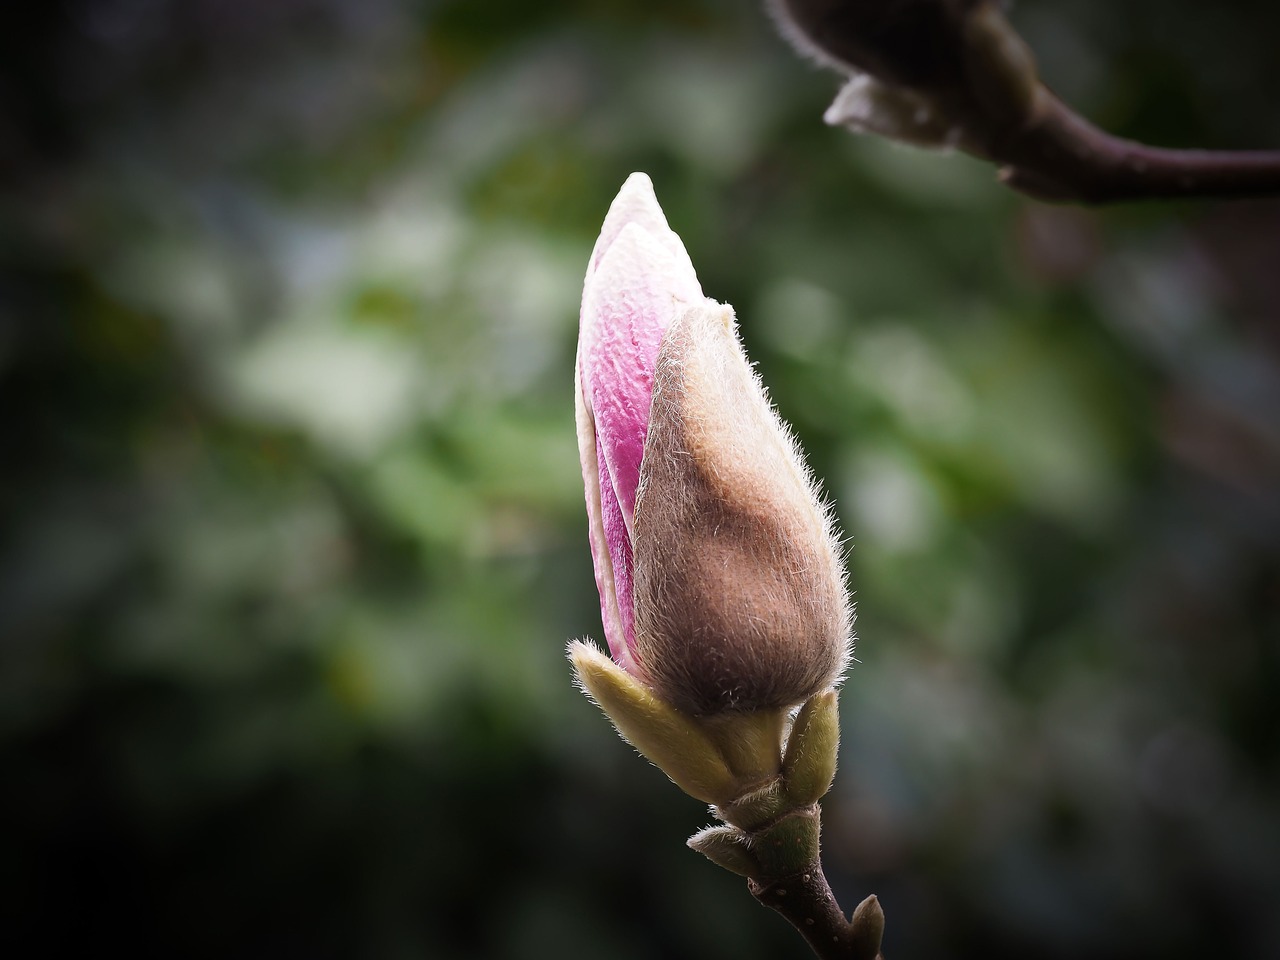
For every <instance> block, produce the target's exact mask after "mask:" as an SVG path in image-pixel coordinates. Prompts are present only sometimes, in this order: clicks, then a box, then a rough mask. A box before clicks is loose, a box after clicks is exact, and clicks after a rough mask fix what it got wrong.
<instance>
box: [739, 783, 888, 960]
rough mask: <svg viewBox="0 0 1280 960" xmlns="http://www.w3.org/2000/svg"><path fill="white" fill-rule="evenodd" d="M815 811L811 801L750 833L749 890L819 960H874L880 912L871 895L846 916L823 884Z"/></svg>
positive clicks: (880, 930) (881, 925)
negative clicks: (753, 868) (754, 873)
mask: <svg viewBox="0 0 1280 960" xmlns="http://www.w3.org/2000/svg"><path fill="white" fill-rule="evenodd" d="M820 831H821V811H820V810H819V807H818V805H817V804H813V805H812V806H811V807H808V808H806V809H804V810H801V811H797V812H795V813H792V814H789V815H787V816H786V817H783V818H782V819H781V820H779V821H777V822H776V823H774V824H772V825H770V826H768V827H765V828H763V829H761V830H758V831H753V832H752V833H751V841H752V842H751V851H752V853H753V854H754V855H755V857H756V859H757V860H758V861H759V864H760V873H759V876H758V877H757V878H754V879H750V880H748V881H747V885H748V888H749V889H750V891H751V895H752V896H753V897H755V898H756V899H757V900H758V901H760V902H761V903H763V904H764V905H765V906H766V907H769V908H770V909H773V910H776V911H777V912H778V913H780V914H782V916H783V917H785V918H786V919H787V921H788V922H789V923H790V924H791V925H792V926H793V927H795V928H796V930H798V931H799V932H800V935H801V936H802V937H804V939H805V942H806V943H808V944H809V947H810V948H811V949H812V950H813V952H814V954H815V955H816V956H817V957H818V958H819V960H878V958H880V940H881V937H882V935H883V933H884V911H882V910H881V909H880V902H879V900H878V899H877V898H876V897H875V896H874V895H872V896H870V897H867V898H866V899H865V900H863V901H862V903H860V904H859V905H858V908H857V910H855V911H854V913H853V917H852V918H851V919H846V917H845V914H844V912H843V911H842V910H841V909H840V904H839V903H837V902H836V898H835V895H834V894H833V893H832V892H831V887H830V885H829V884H828V883H827V878H826V875H825V874H824V873H823V871H822V862H821V859H820V858H819V855H818V839H819V834H820Z"/></svg>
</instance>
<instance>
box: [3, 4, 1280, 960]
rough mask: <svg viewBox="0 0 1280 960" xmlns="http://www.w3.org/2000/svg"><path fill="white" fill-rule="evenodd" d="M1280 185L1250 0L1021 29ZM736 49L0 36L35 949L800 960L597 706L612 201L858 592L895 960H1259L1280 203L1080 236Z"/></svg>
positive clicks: (1200, 207)
mask: <svg viewBox="0 0 1280 960" xmlns="http://www.w3.org/2000/svg"><path fill="white" fill-rule="evenodd" d="M1013 17H1014V20H1015V23H1017V24H1018V25H1019V26H1020V27H1021V28H1022V29H1023V30H1024V31H1025V33H1026V35H1027V37H1028V38H1029V39H1030V41H1031V43H1032V44H1033V46H1034V47H1035V49H1036V51H1037V53H1038V54H1039V56H1040V58H1041V62H1042V67H1043V70H1044V72H1045V75H1046V77H1047V78H1048V80H1049V81H1050V82H1051V84H1052V85H1054V86H1055V88H1056V89H1058V90H1059V91H1060V92H1062V93H1063V94H1064V95H1065V96H1066V97H1067V98H1068V99H1069V100H1071V101H1072V102H1074V103H1075V104H1077V105H1078V106H1079V107H1080V108H1081V109H1082V110H1083V111H1084V112H1085V113H1086V114H1088V115H1089V116H1091V117H1093V118H1095V119H1096V120H1098V121H1099V122H1100V123H1102V124H1103V125H1104V126H1106V127H1108V128H1109V129H1112V130H1116V131H1118V132H1121V133H1126V134H1129V135H1134V136H1139V137H1142V138H1146V139H1149V140H1152V141H1155V142H1159V143H1164V144H1169V145H1199V146H1211V147H1221V148H1226V147H1250V146H1271V147H1275V146H1277V145H1280V110H1277V108H1276V104H1277V103H1280V60H1278V59H1277V58H1276V57H1275V38H1276V37H1277V36H1278V35H1280V13H1278V12H1277V8H1276V7H1275V6H1274V5H1273V4H1271V3H1269V2H1267V0H1237V2H1235V3H1233V4H1221V5H1204V4H1199V3H1193V2H1191V0H1177V2H1173V0H1129V2H1126V3H1123V4H1113V3H1109V2H1106V0H1077V2H1073V3H1066V2H1064V0H1052V2H1051V0H1025V2H1022V3H1019V4H1018V5H1017V6H1016V7H1015V8H1014V10H1013ZM835 89H836V78H835V77H833V76H830V75H826V74H821V73H819V72H817V71H816V70H815V69H814V68H812V67H811V66H810V65H808V64H806V63H804V62H802V61H801V60H799V59H798V58H796V57H795V56H793V55H792V54H791V53H790V51H788V50H787V49H786V48H785V47H784V46H783V44H782V43H781V41H779V40H778V39H777V38H776V36H775V35H774V33H773V31H772V29H771V27H770V25H769V23H768V21H767V18H766V17H765V16H764V14H763V12H762V11H761V9H760V5H759V4H757V3H741V2H730V0H693V2H687V0H681V2H675V0H645V2H643V3H642V2H621V0H618V2H602V3H581V2H568V0H560V2H547V3H537V4H530V3H524V2H516V0H498V2H492V3H483V4H481V3H470V2H464V0H454V2H430V0H420V2H413V0H364V2H360V3H357V2H354V0H351V2H344V0H273V2H271V3H256V2H250V0H48V2H44V3H34V2H33V3H11V4H7V5H5V6H4V8H3V11H2V12H0V166H2V168H3V187H2V188H0V192H2V196H0V204H2V206H0V257H2V258H3V263H2V267H3V276H2V278H0V411H3V414H2V415H3V428H2V433H0V443H2V444H3V447H2V449H3V458H4V459H3V468H2V470H0V511H2V513H0V518H2V519H0V763H2V766H0V769H2V770H3V787H2V789H0V807H2V809H3V817H4V820H3V822H4V830H3V833H4V837H5V839H4V842H3V847H2V849H0V879H2V880H3V885H4V892H3V898H2V899H0V902H2V903H3V906H2V907H0V911H3V913H4V920H3V923H0V941H2V942H3V945H5V946H7V947H9V948H12V947H13V946H15V945H16V946H18V947H19V948H20V951H21V952H10V950H9V949H6V953H8V954H9V955H10V956H33V957H34V956H58V955H67V954H73V953H74V954H83V953H84V952H85V951H88V950H93V951H94V952H102V951H104V950H106V949H107V948H108V947H115V948H120V947H124V948H126V949H128V950H129V952H130V953H131V955H134V956H151V955H164V956H170V957H172V956H240V957H259V956H271V957H370V958H384V957H385V958H402V957H403V958H423V957H426V958H432V960H452V958H473V957H474V958H494V960H524V958H543V957H565V958H576V957H588V958H589V957H611V958H616V960H642V958H660V957H661V958H673V960H680V958H689V960H695V958H697V960H705V958H710V957H737V958H756V957H759V958H765V957H769V958H773V957H802V956H805V950H804V947H803V945H802V944H801V942H800V940H799V938H798V937H796V936H795V934H794V933H793V931H791V930H790V929H789V928H788V927H787V926H786V924H785V923H784V922H783V921H782V920H781V919H780V918H778V917H777V916H775V915H773V914H772V913H770V912H769V911H767V910H764V909H763V908H761V907H759V906H758V905H756V904H755V903H754V902H753V901H752V900H751V899H750V897H749V896H748V894H747V892H746V891H745V889H743V883H742V881H741V880H740V879H739V878H736V877H734V876H731V875H729V874H727V873H724V872H722V871H720V870H719V869H717V868H715V867H713V866H711V865H710V864H709V863H707V862H705V861H703V860H702V859H701V858H700V857H698V856H697V855H695V854H693V853H692V852H690V851H688V850H686V849H685V847H684V845H683V841H684V839H685V837H686V836H688V835H689V834H691V833H692V832H694V831H695V830H697V829H699V828H700V827H702V826H703V825H705V824H706V823H707V821H708V817H707V815H706V812H705V810H703V809H701V808H700V806H699V804H697V803H696V802H694V801H692V800H690V799H688V798H687V797H684V796H683V795H682V794H680V793H679V792H678V791H677V790H676V789H675V788H674V787H672V786H670V785H669V784H668V783H667V782H666V781H665V779H664V778H663V777H662V776H661V775H660V774H659V773H657V772H656V771H655V770H653V769H652V768H650V767H649V766H648V765H647V764H645V763H644V762H643V761H642V760H640V759H639V758H637V757H636V756H635V755H634V754H633V753H632V752H631V750H630V749H629V748H627V747H626V746H624V745H623V744H622V743H621V742H619V741H618V740H617V739H616V737H615V736H614V734H613V733H612V732H611V731H610V729H609V727H608V725H607V724H606V723H605V721H604V720H603V719H602V718H601V717H600V716H599V715H598V714H597V712H596V711H595V709H594V708H593V707H592V706H591V705H590V704H589V703H588V702H587V701H586V700H585V699H584V698H583V697H582V696H581V695H580V694H579V693H577V692H576V691H575V690H574V689H573V688H572V686H571V684H570V678H569V669H568V665H567V663H566V662H565V659H564V655H563V647H564V644H565V641H566V640H567V639H569V638H571V637H577V636H583V635H594V636H596V637H599V636H600V632H601V629H600V623H599V609H598V605H597V599H596V596H595V591H594V585H593V580H592V574H591V567H590V559H589V555H588V550H587V547H586V524H585V515H584V511H583V507H582V501H581V489H580V478H579V468H578V462H577V456H576V448H575V440H574V434H573V427H572V393H571V381H572V363H573V353H574V345H575V337H576V322H577V302H578V297H579V292H580V284H581V278H582V274H583V271H584V269H585V263H586V258H587V254H588V252H589V251H590V248H591V244H592V242H593V239H594V236H595V231H596V229H597V227H598V225H599V222H600V220H601V219H602V217H603V215H604V211H605V210H606V208H607V205H608V203H609V200H610V199H611V198H612V196H613V194H614V192H615V191H616V190H617V188H618V187H619V185H620V184H621V183H622V181H623V179H624V178H625V177H626V175H627V174H628V173H630V172H631V171H632V170H645V171H647V172H648V173H649V174H650V175H651V176H652V177H653V179H654V182H655V184H656V187H657V191H658V195H659V197H660V199H661V201H662V203H663V205H664V207H665V209H666V211H667V214H668V217H669V218H670V220H671V223H672V225H673V226H674V227H675V229H676V230H678V231H679V232H680V233H681V235H682V236H683V237H684V239H685V242H686V244H687V246H688V248H689V250H690V252H691V255H692V257H693V260H694V262H695V264H696V265H697V267H698V270H699V273H700V276H701V279H702V281H703V286H704V288H705V289H706V291H707V292H708V293H709V294H710V295H712V296H714V297H716V298H718V299H721V300H726V301H729V302H732V303H733V304H735V306H736V307H737V309H738V313H739V315H740V317H741V321H742V327H743V332H744V337H745V339H746V342H747V345H748V349H749V350H750V352H751V354H752V356H753V358H754V359H755V360H756V361H757V362H758V364H759V367H760V370H761V371H762V373H763V375H764V377H765V379H766V381H767V383H768V384H769V385H770V388H771V390H772V393H773V396H774V398H775V400H776V402H777V404H778V406H779V407H780V409H781V411H782V413H783V415H784V416H785V417H786V418H787V419H789V420H790V421H792V422H793V423H794V424H795V426H796V429H797V431H798V433H799V434H800V436H801V438H802V440H803V442H804V444H805V446H806V448H807V450H808V451H809V454H810V457H811V460H812V462H813V465H814V467H815V469H816V470H817V472H818V473H819V474H820V475H821V476H822V477H823V478H825V484H826V489H827V490H828V492H829V493H830V495H831V496H832V497H833V498H834V499H835V503H836V506H837V510H838V512H839V516H840V518H841V521H842V524H843V526H844V528H845V529H846V530H847V532H848V534H849V536H850V538H851V540H852V542H853V545H854V546H853V549H852V552H851V555H850V564H851V570H852V579H853V583H854V586H855V588H856V590H857V597H858V603H859V634H860V646H859V659H860V661H861V662H860V663H859V664H858V666H857V668H856V669H855V670H854V671H853V673H852V675H851V677H850V678H849V680H848V682H847V684H846V685H845V688H844V694H843V698H842V699H843V722H844V744H843V749H842V755H841V758H842V762H841V768H840V772H839V775H838V777H837V781H836V785H835V789H834V792H833V793H832V794H831V795H830V796H829V797H828V799H827V801H826V805H825V810H826V817H825V820H826V833H825V856H826V861H827V865H828V871H829V874H830V877H831V880H832V883H833V885H834V886H835V888H836V890H837V892H838V893H839V895H840V897H841V899H842V901H843V902H844V904H845V905H846V907H847V908H852V906H853V905H854V904H855V903H856V902H857V900H858V899H860V898H861V897H862V896H864V895H865V894H867V893H870V892H876V893H878V894H879V895H880V897H881V899H882V902H883V904H884V906H885V909H886V912H887V916H888V932H887V938H886V952H887V954H888V955H889V956H890V957H896V958H934V957H971V956H972V957H976V956H983V957H993V956H1019V957H1046V958H1058V957H1062V958H1066V957H1080V956H1090V957H1095V958H1137V957H1153V956H1159V957H1164V958H1183V957H1186V958H1192V957H1195V958H1203V957H1207V956H1214V957H1239V958H1258V960H1262V958H1271V957H1276V956H1280V779H1278V778H1280V614H1278V612H1277V610H1278V607H1280V204H1277V203H1276V202H1241V203H1230V204H1178V205H1171V204H1152V205H1146V206H1126V207H1118V208H1115V209H1110V210H1106V211H1097V212H1093V211H1084V210H1081V209H1076V208H1063V207H1051V206H1045V205H1042V204H1038V203H1035V202H1032V201H1029V200H1025V199H1023V198H1021V197H1018V196H1016V195H1014V194H1011V193H1010V192H1008V191H1006V190H1004V189H1003V188H1001V187H1000V186H999V185H997V184H996V183H995V182H994V180H993V171H992V170H991V169H989V168H988V167H985V166H983V165H982V164H979V163H977V162H974V161H971V160H969V159H967V158H964V157H959V156H939V155H933V154H927V153H922V152H916V151H912V150H909V149H907V148H902V147H896V146H893V145H889V144H885V143H882V142H879V141H876V140H872V139H860V138H856V137H854V136H852V135H849V134H847V133H845V132H842V131H838V130H832V129H829V128H826V127H824V126H823V125H822V123H821V121H820V117H821V113H822V111H823V109H824V108H825V106H826V104H827V102H828V101H829V99H830V98H831V97H832V95H833V94H834V92H835Z"/></svg>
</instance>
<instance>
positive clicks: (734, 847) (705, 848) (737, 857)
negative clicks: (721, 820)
mask: <svg viewBox="0 0 1280 960" xmlns="http://www.w3.org/2000/svg"><path fill="white" fill-rule="evenodd" d="M687 843H688V845H689V847H690V849H693V850H697V851H698V852H699V853H700V854H702V855H703V856H704V857H706V858H707V859H708V860H710V861H711V862H712V863H714V864H715V865H716V866H719V867H724V868H725V869H726V870H728V871H730V872H731V873H736V874H737V875H738V876H740V877H751V878H755V877H759V876H760V873H761V870H760V861H759V860H757V859H756V856H755V854H754V853H752V852H751V840H750V839H749V838H748V837H747V835H746V834H745V833H743V832H742V831H741V830H738V829H737V828H735V827H707V828H706V829H705V830H701V831H699V832H698V833H695V834H694V835H693V836H692V837H690V838H689V839H688V841H687Z"/></svg>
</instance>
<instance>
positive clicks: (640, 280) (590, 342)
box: [579, 223, 705, 535]
mask: <svg viewBox="0 0 1280 960" xmlns="http://www.w3.org/2000/svg"><path fill="white" fill-rule="evenodd" d="M683 260H684V262H681V258H677V257H675V256H673V255H672V254H671V253H670V251H669V250H668V249H667V248H666V247H665V246H663V245H662V244H660V243H659V242H658V241H656V240H654V239H653V237H652V236H651V235H650V234H649V233H648V232H646V231H645V229H644V228H643V227H641V226H640V225H639V224H635V223H631V224H627V225H626V226H625V227H623V228H622V230H621V232H620V233H619V234H618V236H617V237H616V238H615V239H614V241H613V243H611V244H610V245H609V248H608V250H607V251H606V253H605V255H604V257H603V258H601V260H600V263H599V266H598V267H597V268H596V270H595V272H594V274H593V275H592V276H591V278H590V279H589V280H588V281H587V286H586V290H585V292H584V295H583V307H582V331H581V334H580V340H579V348H580V351H581V354H580V356H581V363H582V371H581V373H582V380H583V390H584V393H585V397H586V401H587V404H588V408H589V409H590V411H591V413H592V415H593V417H594V420H595V430H596V436H597V437H598V439H599V443H600V457H601V460H602V461H603V464H604V465H606V466H607V468H608V469H607V475H608V477H609V478H610V479H611V481H612V486H613V490H614V493H615V495H616V497H617V501H618V506H619V507H620V509H621V511H622V518H623V521H624V522H625V524H626V528H627V531H628V535H630V531H631V526H632V519H633V517H634V515H635V503H636V490H637V488H638V486H639V483H640V460H641V458H642V457H643V455H644V439H645V434H646V432H647V431H648V427H649V407H650V404H651V403H652V400H653V372H654V367H655V365H656V363H657V359H658V348H659V346H661V343H662V336H663V334H664V333H665V332H666V330H667V327H669V326H670V325H671V321H672V320H673V319H674V318H675V316H676V314H678V313H679V312H680V311H682V310H684V309H686V308H687V307H688V306H690V305H692V304H693V303H697V302H702V301H703V300H704V299H705V298H704V297H703V296H702V288H701V287H700V286H699V285H698V278H697V275H696V274H695V273H694V272H693V268H692V267H690V266H688V258H687V257H685V258H683ZM601 476H602V478H603V477H604V476H605V473H604V472H602V473H601ZM602 482H603V480H602Z"/></svg>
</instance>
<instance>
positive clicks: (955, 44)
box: [770, 0, 1280, 203]
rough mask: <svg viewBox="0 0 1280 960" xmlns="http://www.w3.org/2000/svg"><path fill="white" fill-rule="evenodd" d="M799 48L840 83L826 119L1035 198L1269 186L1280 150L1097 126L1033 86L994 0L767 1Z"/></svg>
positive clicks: (1230, 191) (1029, 68) (1021, 49)
mask: <svg viewBox="0 0 1280 960" xmlns="http://www.w3.org/2000/svg"><path fill="white" fill-rule="evenodd" d="M770 6H771V9H772V11H773V13H774V16H775V19H776V20H777V22H778V26H779V29H780V30H781V31H782V33H783V34H784V36H786V37H787V38H788V39H789V40H790V41H791V42H792V43H793V44H794V45H795V46H796V47H797V48H798V49H799V50H800V51H801V52H803V53H806V54H809V55H810V56H812V57H814V58H815V59H817V60H818V61H819V62H820V63H822V64H823V65H825V66H828V67H832V68H834V69H836V70H839V71H840V72H842V73H843V74H845V75H846V77H848V78H849V80H848V83H847V84H846V86H845V87H844V89H843V90H841V92H840V94H839V95H838V96H837V98H836V102H835V103H834V104H832V106H831V109H829V110H828V111H827V114H826V120H827V122H828V123H832V124H839V125H843V126H847V127H850V128H851V129H854V130H857V131H859V132H868V133H877V134H881V135H883V136H888V137H891V138H893V139H897V140H903V141H906V142H908V143H913V144H916V145H918V146H927V147H940V148H950V147H954V148H957V149H960V150H963V151H965V152H966V153H970V154H972V155H974V156H976V157H979V158H981V159H984V160H989V161H991V162H992V163H995V164H997V165H998V166H999V168H1000V170H999V177H1000V179H1001V180H1002V181H1003V182H1005V183H1006V184H1008V185H1009V186H1010V187H1012V188H1014V189H1015V190H1019V191H1021V192H1023V193H1026V194H1028V195H1030V196H1033V197H1037V198H1039V199H1043V200H1054V201H1074V202H1078V203H1113V202H1117V201H1123V200H1148V199H1160V198H1186V197H1219V198H1226V197H1248V196H1267V195H1275V194H1280V150H1271V151H1211V150H1171V149H1165V148H1161V147H1153V146H1148V145H1146V144H1141V143H1137V142H1135V141H1132V140H1125V139H1123V138H1120V137H1116V136H1112V135H1111V134H1108V133H1106V132H1104V131H1102V130H1099V129H1098V128H1097V127H1095V126H1094V125H1093V124H1091V123H1089V121H1087V120H1085V119H1084V118H1083V117H1081V116H1080V115H1079V114H1077V113H1076V112H1075V111H1073V110H1072V109H1071V108H1070V107H1069V106H1068V105H1067V104H1065V103H1063V102H1062V101H1061V100H1059V99H1058V98H1057V97H1056V96H1054V94H1053V93H1051V92H1050V91H1049V89H1048V88H1047V87H1046V86H1045V85H1044V84H1043V83H1042V82H1041V80H1040V77H1039V74H1038V73H1037V70H1036V64H1035V57H1034V55H1033V54H1032V52H1031V50H1030V48H1029V47H1028V46H1027V44H1026V42H1025V41H1023V39H1022V37H1021V36H1019V35H1018V33H1017V32H1016V31H1015V30H1014V29H1013V27H1012V26H1011V25H1010V24H1009V22H1008V20H1006V19H1005V17H1004V14H1003V13H1002V12H1001V11H1000V9H999V6H998V5H997V4H996V2H995V0H770Z"/></svg>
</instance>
